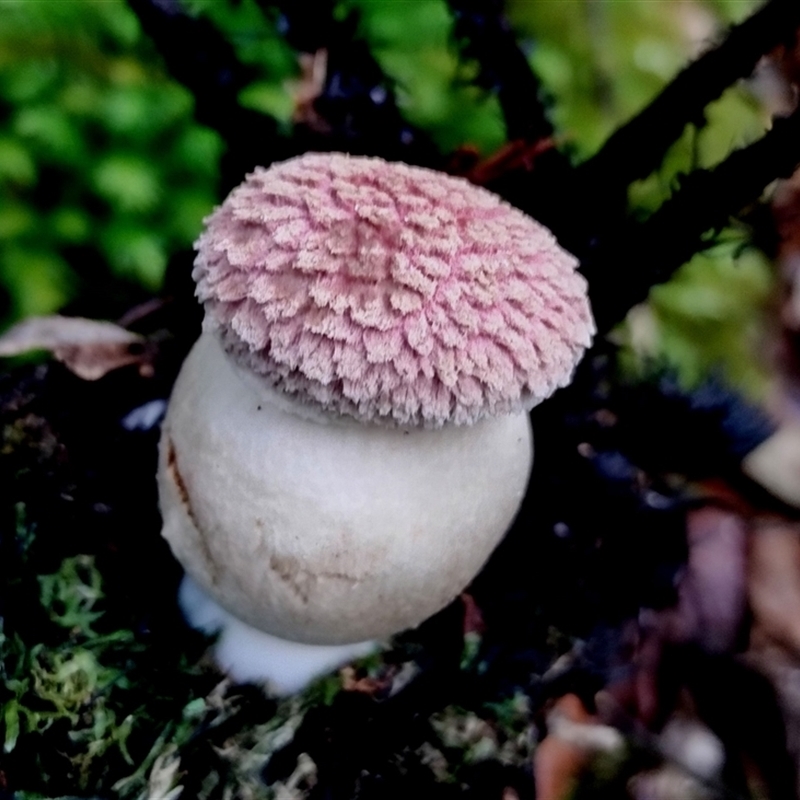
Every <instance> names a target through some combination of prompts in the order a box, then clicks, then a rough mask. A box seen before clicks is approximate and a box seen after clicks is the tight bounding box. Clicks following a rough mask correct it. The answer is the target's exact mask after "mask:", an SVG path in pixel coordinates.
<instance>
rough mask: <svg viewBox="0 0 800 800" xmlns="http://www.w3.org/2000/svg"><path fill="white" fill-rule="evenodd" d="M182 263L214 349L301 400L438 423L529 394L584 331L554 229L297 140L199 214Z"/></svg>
mask: <svg viewBox="0 0 800 800" xmlns="http://www.w3.org/2000/svg"><path fill="white" fill-rule="evenodd" d="M195 247H196V249H197V252H198V254H197V259H196V260H195V268H194V273H193V274H194V278H195V280H196V281H197V296H198V297H199V299H200V300H201V301H202V302H203V303H204V304H205V309H206V326H208V327H211V328H212V329H216V331H217V334H218V335H219V336H220V338H221V340H222V342H223V344H224V346H225V348H226V350H227V351H228V352H229V353H231V354H232V355H233V356H234V357H235V358H236V359H237V360H238V361H239V362H240V363H242V364H245V365H246V366H248V367H249V368H250V369H252V370H253V371H255V372H256V373H258V374H260V375H262V376H263V377H264V378H265V379H266V380H267V381H268V382H269V383H270V384H272V385H274V386H276V387H278V388H280V389H281V390H283V391H284V392H286V393H287V394H289V395H292V396H294V397H295V398H297V399H298V400H300V401H303V402H306V403H312V404H315V405H317V406H319V407H322V408H323V409H326V410H329V411H332V412H335V413H341V414H349V415H351V416H353V417H357V418H358V419H362V420H374V421H381V420H385V421H389V422H394V423H396V424H403V425H418V424H421V425H424V426H426V427H439V426H441V425H444V424H445V423H447V422H454V423H456V424H471V423H473V422H475V421H476V420H478V419H481V418H482V417H486V416H493V415H499V414H506V413H511V412H516V411H519V410H521V409H523V408H526V409H528V408H531V407H532V406H534V405H536V404H537V403H539V402H540V401H541V400H543V399H545V398H546V397H548V396H549V395H550V394H551V393H552V392H553V391H554V390H555V389H557V388H558V387H560V386H565V385H566V384H568V383H569V381H570V379H571V376H572V372H573V370H574V368H575V366H576V364H577V363H578V361H579V360H580V358H581V356H582V354H583V351H584V349H585V348H586V347H588V346H589V344H590V343H591V340H592V335H593V334H594V330H595V328H594V321H593V319H592V313H591V310H590V308H589V302H588V300H587V297H586V281H585V280H584V278H583V277H582V276H581V275H579V274H578V273H577V272H576V271H575V268H576V266H577V262H576V260H575V258H573V257H572V256H571V255H570V254H569V253H567V252H566V251H564V250H562V249H561V248H560V247H559V246H558V244H557V243H556V241H555V239H554V237H553V235H552V234H551V233H550V231H548V230H547V229H546V228H544V227H543V226H542V225H540V224H539V223H538V222H535V221H534V220H533V219H531V218H530V217H527V216H526V215H525V214H523V213H522V212H521V211H519V210H517V209H515V208H513V207H511V206H509V205H508V204H507V203H505V202H504V201H503V200H501V199H500V198H499V197H497V196H496V195H494V194H492V193H491V192H488V191H486V190H485V189H482V188H480V187H477V186H473V185H472V184H470V183H468V182H467V181H466V180H464V179H462V178H454V177H452V176H449V175H445V174H443V173H440V172H434V171H433V170H429V169H422V168H419V167H409V166H407V165H406V164H400V163H388V162H386V161H383V160H382V159H379V158H360V157H359V158H357V157H351V156H347V155H343V154H340V153H325V154H323V153H307V154H306V155H303V156H300V157H299V158H294V159H291V160H289V161H284V162H283V163H280V164H276V165H273V166H272V167H270V168H269V169H263V168H261V167H258V168H256V170H255V172H253V173H252V174H250V175H248V176H247V179H246V180H245V182H244V183H243V184H241V185H240V186H238V187H237V188H236V189H234V190H233V191H232V192H231V193H230V195H228V198H227V199H226V200H225V202H224V203H223V204H222V205H221V206H220V207H219V208H217V209H216V210H215V211H214V212H213V213H212V214H211V215H210V216H209V217H208V219H207V220H206V230H205V232H204V233H203V234H202V235H201V236H200V238H199V239H198V241H197V243H196V245H195Z"/></svg>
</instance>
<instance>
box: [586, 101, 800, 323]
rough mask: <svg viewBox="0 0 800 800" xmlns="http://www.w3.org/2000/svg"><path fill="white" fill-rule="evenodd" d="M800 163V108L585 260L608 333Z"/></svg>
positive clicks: (693, 177) (685, 183)
mask: <svg viewBox="0 0 800 800" xmlns="http://www.w3.org/2000/svg"><path fill="white" fill-rule="evenodd" d="M799 164H800V110H797V111H795V112H794V113H793V114H792V115H791V116H789V117H786V118H785V119H778V120H776V121H775V123H774V125H773V127H772V129H771V130H770V131H769V132H768V133H767V134H765V135H764V136H763V137H762V138H761V139H759V140H758V141H757V142H755V143H754V144H751V145H749V146H748V147H745V148H742V149H740V150H736V151H734V152H733V153H732V154H731V155H729V156H728V158H726V159H725V161H723V162H722V163H721V164H720V165H719V166H717V167H715V168H714V169H709V170H705V169H698V170H695V171H694V172H693V173H691V174H690V175H688V176H687V177H686V178H684V179H683V180H682V182H681V185H680V188H679V189H678V190H677V191H676V192H675V194H674V195H673V196H672V197H671V198H670V199H669V200H667V201H666V202H665V203H664V204H663V205H662V206H661V208H659V209H658V211H656V212H655V213H654V214H653V215H652V216H651V217H650V218H649V219H648V220H647V221H646V222H644V223H638V224H637V223H635V222H632V221H631V222H628V224H626V225H625V226H622V228H621V229H619V230H618V232H616V233H615V234H613V236H612V237H611V238H610V239H606V240H604V241H602V242H600V243H599V244H598V246H597V247H596V248H595V249H594V250H592V249H590V250H589V251H588V252H587V254H586V255H585V256H584V258H583V260H582V269H583V271H584V274H585V275H586V276H587V278H588V279H589V284H590V287H591V290H590V293H591V297H592V304H593V308H594V311H595V316H596V318H597V322H598V327H599V329H600V330H601V331H607V330H608V329H610V328H611V327H612V326H613V325H614V324H615V323H617V322H618V321H619V320H621V319H622V318H623V317H624V316H625V314H626V313H627V312H628V310H629V309H630V308H632V307H633V306H634V305H635V304H636V303H639V302H641V301H642V300H644V299H645V297H646V296H647V293H648V291H649V289H650V287H651V286H653V285H655V284H657V283H662V282H663V281H666V280H668V279H669V278H670V276H671V275H672V274H673V272H674V271H675V270H676V269H677V268H678V267H679V266H681V265H682V264H683V263H685V262H686V261H688V260H689V258H691V257H692V255H694V254H695V253H696V252H698V251H699V250H702V249H703V248H704V246H705V238H704V237H706V236H707V235H708V234H709V233H710V232H715V231H719V230H720V229H721V228H722V227H724V226H725V225H726V224H727V223H728V222H729V220H730V217H731V216H733V215H736V214H738V213H739V212H740V211H741V210H742V209H743V208H744V207H746V206H747V205H748V204H750V203H753V202H755V201H757V200H758V198H759V196H760V195H761V193H762V192H763V190H764V188H765V187H766V186H768V185H769V184H770V183H771V182H772V181H774V180H776V179H777V178H784V177H788V176H789V175H791V174H792V173H793V172H794V170H795V169H796V168H797V167H798V165H799Z"/></svg>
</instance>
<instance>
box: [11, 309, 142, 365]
mask: <svg viewBox="0 0 800 800" xmlns="http://www.w3.org/2000/svg"><path fill="white" fill-rule="evenodd" d="M144 342H145V340H144V339H143V338H142V337H141V336H139V335H137V334H135V333H131V332H130V331H127V330H125V329H124V328H120V327H119V326H118V325H115V324H114V323H112V322H103V321H100V320H93V319H84V318H82V317H61V316H51V317H31V318H29V319H26V320H24V321H23V322H20V323H19V324H18V325H15V326H14V327H13V328H11V329H10V330H8V331H6V333H5V334H3V335H2V336H0V356H17V355H21V354H23V353H28V352H30V351H32V350H49V351H50V352H51V353H52V354H53V356H54V357H55V358H57V359H58V360H59V361H62V362H63V363H64V364H65V365H66V366H67V367H68V368H69V369H70V370H71V371H72V372H74V373H75V374H76V375H77V376H78V377H79V378H83V379H84V380H87V381H95V380H98V379H99V378H102V377H103V376H104V375H105V374H106V373H108V372H110V371H111V370H114V369H118V368H119V367H124V366H127V365H129V364H138V365H139V370H140V372H141V373H142V374H143V375H145V374H147V373H148V372H149V371H151V366H150V364H149V354H148V353H147V350H146V348H145V346H144Z"/></svg>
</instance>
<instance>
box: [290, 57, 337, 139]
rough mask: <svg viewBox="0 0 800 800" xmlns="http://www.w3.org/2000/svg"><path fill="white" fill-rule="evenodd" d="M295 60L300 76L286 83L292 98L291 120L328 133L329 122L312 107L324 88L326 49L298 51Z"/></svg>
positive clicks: (326, 72) (326, 71) (326, 64)
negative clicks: (292, 110) (307, 51)
mask: <svg viewBox="0 0 800 800" xmlns="http://www.w3.org/2000/svg"><path fill="white" fill-rule="evenodd" d="M297 60H298V63H299V65H300V77H299V78H298V79H297V80H293V81H288V82H287V84H286V88H287V90H288V92H289V95H290V96H291V98H292V100H294V112H293V113H292V121H293V122H294V123H295V124H298V125H308V127H310V128H311V129H312V130H315V131H318V132H320V133H329V132H330V124H329V123H328V122H327V120H325V119H323V118H322V117H321V116H320V115H319V114H318V113H317V111H316V109H315V108H314V102H315V101H316V99H317V98H318V97H319V96H320V95H321V94H322V92H323V91H324V89H325V80H326V78H327V74H328V51H327V50H325V49H324V48H323V49H321V50H317V52H316V53H300V55H299V56H298V59H297Z"/></svg>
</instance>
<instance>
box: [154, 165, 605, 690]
mask: <svg viewBox="0 0 800 800" xmlns="http://www.w3.org/2000/svg"><path fill="white" fill-rule="evenodd" d="M196 248H197V251H198V255H197V259H196V261H195V269H194V277H195V279H196V281H197V295H198V297H199V299H200V300H201V301H202V302H203V304H204V306H205V321H204V326H203V333H202V335H201V337H200V339H199V340H198V342H197V343H196V345H195V347H194V348H193V350H192V352H191V353H190V354H189V356H188V358H187V360H186V362H185V363H184V365H183V367H182V369H181V373H180V375H179V377H178V380H177V383H176V385H175V388H174V392H173V396H172V398H171V401H170V404H169V409H168V413H167V416H166V419H165V422H164V425H163V433H162V440H161V447H160V463H159V472H158V482H159V491H160V498H161V509H162V515H163V520H164V527H163V535H164V536H165V538H166V539H167V540H168V542H169V543H170V545H171V547H172V549H173V552H174V553H175V556H176V557H177V559H178V560H179V561H180V562H181V564H182V565H183V566H184V568H185V570H186V572H187V575H188V576H189V583H187V584H186V585H185V586H184V590H183V593H182V597H183V605H184V608H185V609H187V610H188V616H189V618H190V621H192V622H193V624H195V626H196V627H205V628H212V627H217V628H220V627H221V628H222V631H223V633H222V637H221V640H220V644H219V646H218V648H217V658H218V660H219V661H220V663H221V665H222V666H223V667H225V668H226V669H228V670H229V672H231V674H232V675H233V676H234V677H235V678H238V679H255V678H266V679H271V680H272V681H273V684H277V688H278V689H283V690H284V691H291V690H293V689H296V688H299V687H300V686H302V685H303V684H304V683H305V682H306V681H307V680H308V679H309V678H310V677H313V676H314V675H315V674H317V673H318V672H320V671H324V670H326V669H329V668H331V667H333V666H335V665H336V663H339V662H341V661H343V660H346V659H347V658H348V657H349V656H352V655H353V654H361V653H363V652H365V650H366V649H368V648H370V647H372V646H373V645H372V644H371V643H372V642H373V641H375V640H382V639H384V638H386V637H388V636H390V635H392V634H394V633H396V632H399V631H402V630H404V629H406V628H409V627H413V626H416V625H417V624H419V623H420V622H422V621H423V620H424V619H426V618H427V617H429V616H431V615H432V614H434V613H435V612H436V611H438V610H440V609H441V608H443V607H444V606H445V605H447V604H448V603H449V602H450V601H451V600H452V599H453V598H454V597H455V596H456V595H458V593H459V592H461V590H462V589H463V588H464V587H465V586H466V585H467V584H468V583H469V582H470V581H471V580H472V578H473V577H474V576H475V575H476V574H477V572H478V571H479V570H480V568H481V567H482V566H483V564H484V563H485V561H486V560H487V558H488V557H489V555H490V554H491V552H492V550H493V549H494V548H495V546H496V545H497V544H498V542H499V541H500V539H501V538H502V536H503V534H504V533H505V531H506V530H507V528H508V526H509V524H510V523H511V521H512V519H513V517H514V515H515V514H516V512H517V510H518V507H519V504H520V502H521V500H522V498H523V495H524V493H525V489H526V485H527V481H528V477H529V474H530V468H531V463H532V455H533V449H532V434H531V428H530V422H529V418H528V414H527V411H528V409H530V408H531V407H532V406H533V405H535V404H536V403H538V402H539V401H541V400H542V399H544V398H545V397H547V396H548V395H550V394H551V393H552V392H553V391H554V390H555V389H556V388H558V387H559V386H564V385H565V384H567V383H568V382H569V380H570V378H571V375H572V372H573V370H574V368H575V365H576V364H577V362H578V361H579V359H580V358H581V355H582V353H583V351H584V349H585V348H586V347H587V346H588V345H589V344H590V342H591V338H592V335H593V333H594V323H593V320H592V316H591V311H590V309H589V304H588V300H587V297H586V283H585V281H584V279H583V278H582V277H581V276H580V275H579V274H578V273H577V272H576V269H575V268H576V261H575V259H574V258H573V257H572V256H571V255H569V254H568V253H566V252H565V251H564V250H562V249H561V248H560V247H559V246H558V245H557V243H556V241H555V239H554V237H553V236H552V234H551V233H550V232H549V231H548V230H547V229H545V228H544V227H542V226H541V225H540V224H538V223H537V222H535V221H534V220H532V219H530V218H529V217H527V216H525V215H524V214H523V213H522V212H520V211H519V210H517V209H515V208H513V207H511V206H509V205H508V204H506V203H505V202H503V201H502V200H501V199H500V198H498V197H497V196H495V195H494V194H492V193H490V192H488V191H486V190H484V189H482V188H479V187H476V186H473V185H471V184H469V183H467V181H465V180H463V179H460V178H455V177H451V176H448V175H444V174H441V173H438V172H434V171H432V170H428V169H422V168H418V167H410V166H407V165H405V164H400V163H388V162H386V161H383V160H381V159H378V158H361V157H350V156H347V155H343V154H336V153H331V154H306V155H304V156H300V157H299V158H295V159H291V160H289V161H286V162H283V163H280V164H277V165H273V166H272V167H271V168H269V169H263V168H257V169H256V170H255V172H253V173H252V174H250V175H248V176H247V179H246V180H245V181H244V183H243V184H241V185H240V186H239V187H237V188H236V189H234V190H233V191H232V192H231V194H230V195H229V196H228V198H227V199H226V200H225V202H224V203H223V204H222V205H221V206H220V207H219V208H217V209H216V210H215V211H214V213H212V214H211V216H210V217H209V218H208V219H207V220H206V229H205V231H204V233H203V234H202V235H201V236H200V238H199V240H198V242H197V244H196ZM237 641H238V642H241V643H243V651H244V652H243V653H239V654H237V653H236V650H237V645H236V642H237ZM295 655H296V656H297V658H298V659H300V660H302V661H303V663H305V664H306V667H301V666H299V665H297V664H295V663H294V662H291V666H290V667H289V668H288V669H284V667H282V664H284V666H285V664H286V663H289V662H286V659H290V661H291V659H293V658H294V656H295Z"/></svg>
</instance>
